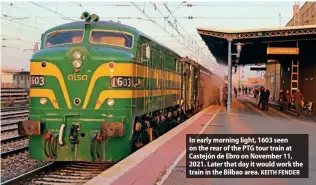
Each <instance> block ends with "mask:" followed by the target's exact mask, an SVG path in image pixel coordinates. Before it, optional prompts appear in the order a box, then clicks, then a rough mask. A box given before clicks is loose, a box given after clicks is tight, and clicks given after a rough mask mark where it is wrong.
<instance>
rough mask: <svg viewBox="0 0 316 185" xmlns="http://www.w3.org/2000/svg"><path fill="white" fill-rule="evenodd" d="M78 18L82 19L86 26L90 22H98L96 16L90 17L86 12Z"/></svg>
mask: <svg viewBox="0 0 316 185" xmlns="http://www.w3.org/2000/svg"><path fill="white" fill-rule="evenodd" d="M80 18H81V19H84V20H85V21H86V24H89V22H90V21H91V20H92V21H94V22H98V21H99V20H100V18H99V16H98V15H96V14H92V15H90V14H89V13H88V12H83V13H82V14H81V17H80Z"/></svg>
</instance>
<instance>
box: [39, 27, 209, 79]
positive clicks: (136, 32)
mask: <svg viewBox="0 0 316 185" xmlns="http://www.w3.org/2000/svg"><path fill="white" fill-rule="evenodd" d="M85 24H86V23H85V21H73V22H69V23H65V24H61V25H58V26H55V27H53V28H51V29H49V30H47V31H45V34H46V33H49V32H51V31H53V30H56V29H82V28H83V27H84V26H85ZM90 25H91V26H96V27H98V26H102V27H103V26H114V27H116V28H118V29H122V30H124V31H127V32H129V33H132V34H136V35H141V36H143V37H146V38H148V39H150V40H151V41H153V42H155V43H156V44H158V45H159V46H160V47H162V48H163V49H165V50H167V51H169V52H171V53H172V54H174V55H176V56H177V57H179V58H185V57H182V56H180V55H179V54H178V53H177V52H175V51H173V50H171V49H170V48H168V47H167V46H165V45H164V44H161V43H159V42H158V41H157V40H155V39H153V38H152V37H150V36H149V35H147V34H145V33H143V32H142V31H140V30H137V29H136V28H134V27H132V26H128V25H126V24H121V23H120V22H114V21H98V22H92V21H91V22H90ZM186 62H188V61H186ZM189 63H192V64H195V66H198V67H199V68H202V69H203V70H205V71H208V72H209V73H211V74H213V73H212V72H211V71H210V70H209V69H207V68H206V67H204V66H202V65H201V64H199V63H197V62H196V61H194V60H192V59H190V62H189Z"/></svg>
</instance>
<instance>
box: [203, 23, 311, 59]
mask: <svg viewBox="0 0 316 185" xmlns="http://www.w3.org/2000/svg"><path fill="white" fill-rule="evenodd" d="M197 30H198V33H199V34H200V36H201V37H202V39H203V40H204V42H205V44H206V45H207V46H208V48H209V50H210V51H211V53H212V54H213V56H214V57H215V58H216V60H217V62H218V63H220V64H223V65H227V61H228V40H231V41H232V50H231V51H232V53H236V52H237V47H236V44H237V43H241V44H242V50H241V53H240V58H239V61H238V64H241V65H250V64H263V63H266V62H267V61H268V60H269V59H275V60H282V57H289V56H290V57H293V55H296V56H299V55H300V54H302V53H304V52H302V50H305V51H306V50H308V51H310V49H311V47H312V45H311V44H313V46H315V44H316V25H308V26H295V27H279V28H268V29H249V30H220V29H213V28H197ZM267 48H269V49H274V51H272V50H269V51H270V54H269V55H268V54H267V50H268V49H267ZM296 48H299V50H297V49H296ZM280 49H282V50H280ZM286 49H288V50H286ZM313 49H314V50H315V48H313ZM277 50H279V51H277ZM298 51H299V53H295V52H298ZM271 52H276V53H272V54H271ZM277 52H279V53H277ZM282 52H283V53H282ZM286 52H287V53H286ZM291 52H292V53H291ZM309 53H310V52H309ZM282 54H284V55H282ZM232 61H233V62H234V61H236V57H233V58H232Z"/></svg>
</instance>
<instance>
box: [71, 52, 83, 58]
mask: <svg viewBox="0 0 316 185" xmlns="http://www.w3.org/2000/svg"><path fill="white" fill-rule="evenodd" d="M72 56H73V57H74V59H77V60H79V59H81V57H82V54H81V53H80V51H76V52H74V53H73V54H72Z"/></svg>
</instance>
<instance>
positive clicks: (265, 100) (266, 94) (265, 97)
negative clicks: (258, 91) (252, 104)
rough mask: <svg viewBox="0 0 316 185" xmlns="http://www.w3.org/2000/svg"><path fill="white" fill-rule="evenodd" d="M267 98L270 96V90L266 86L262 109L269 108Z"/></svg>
mask: <svg viewBox="0 0 316 185" xmlns="http://www.w3.org/2000/svg"><path fill="white" fill-rule="evenodd" d="M269 98H270V91H269V89H268V88H266V89H265V92H264V110H266V111H268V110H269Z"/></svg>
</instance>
